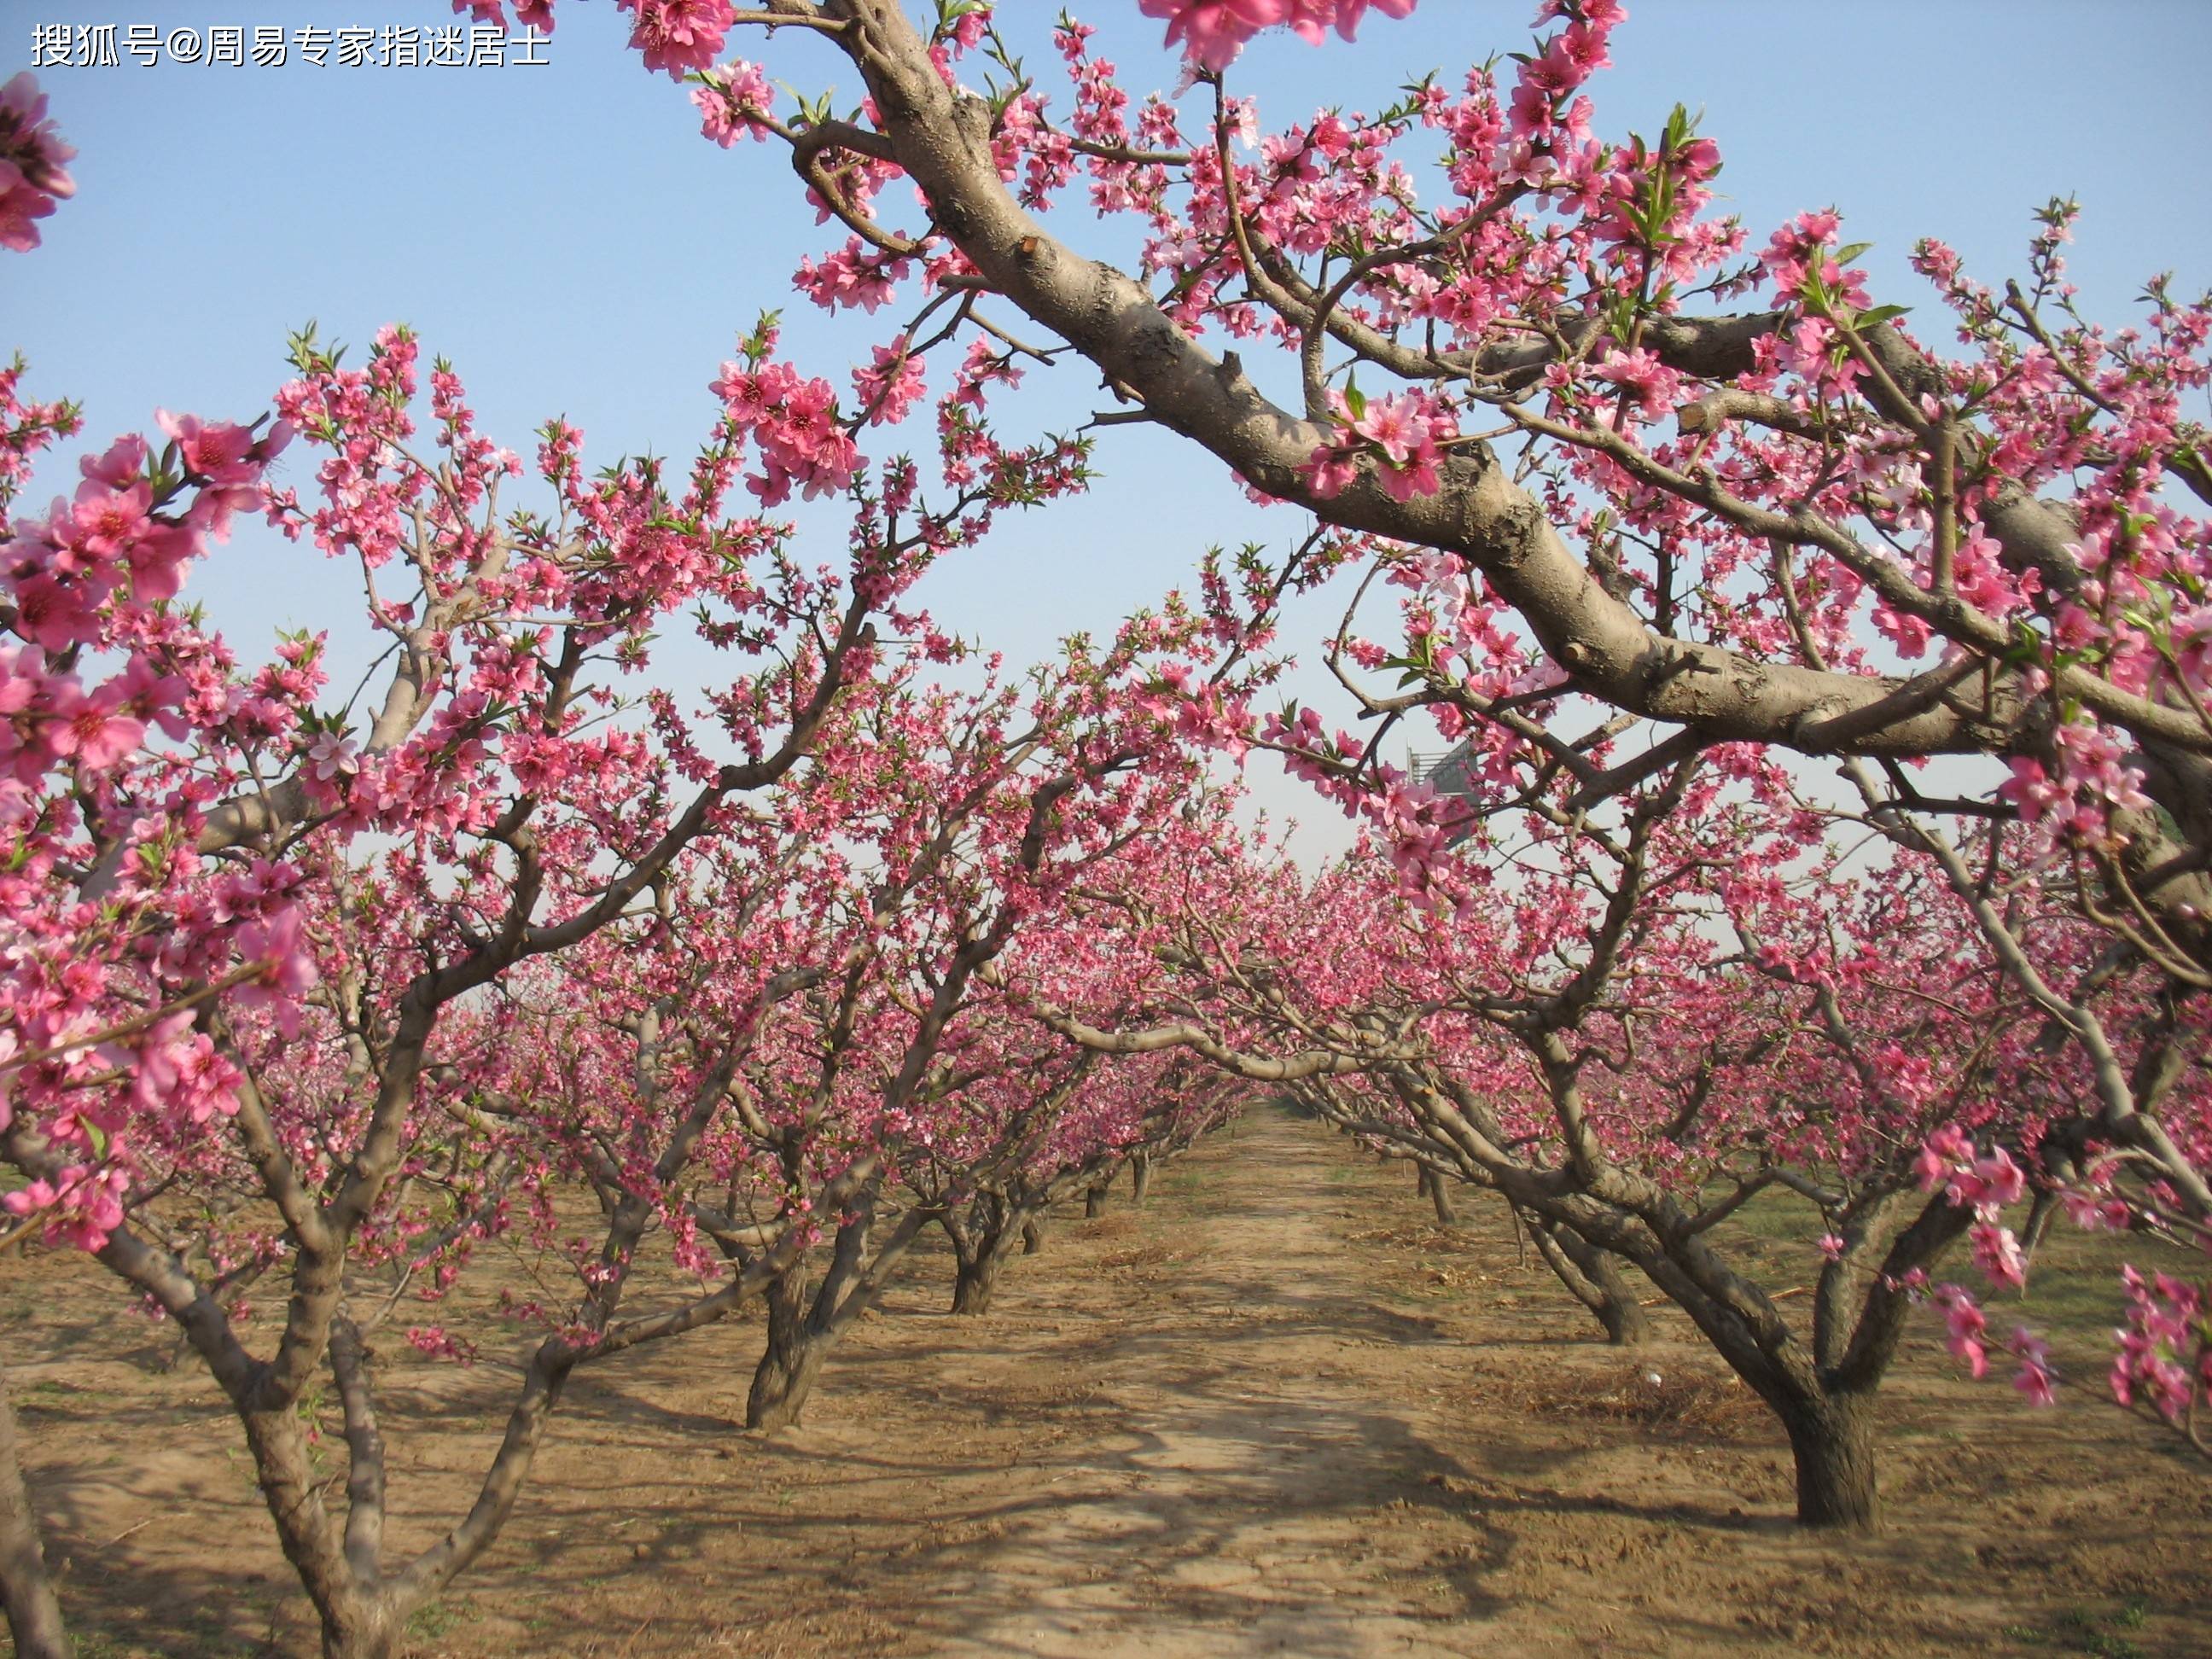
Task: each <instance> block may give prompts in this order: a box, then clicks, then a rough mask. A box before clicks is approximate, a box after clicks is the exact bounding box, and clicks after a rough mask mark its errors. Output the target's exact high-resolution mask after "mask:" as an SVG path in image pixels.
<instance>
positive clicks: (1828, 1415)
mask: <svg viewBox="0 0 2212 1659" xmlns="http://www.w3.org/2000/svg"><path fill="white" fill-rule="evenodd" d="M1776 1413H1777V1414H1778V1416H1779V1417H1780V1418H1781V1419H1782V1426H1783V1428H1784V1430H1786V1431H1788V1433H1789V1436H1790V1455H1791V1457H1792V1458H1793V1459H1795V1460H1796V1465H1797V1521H1798V1524H1799V1525H1801V1526H1807V1527H1838V1528H1854V1529H1857V1530H1860V1531H1872V1530H1873V1529H1874V1528H1876V1527H1878V1526H1880V1525H1881V1495H1880V1493H1879V1492H1877V1491H1876V1489H1875V1449H1874V1401H1873V1400H1872V1399H1871V1398H1870V1397H1869V1396H1867V1395H1829V1396H1828V1397H1826V1399H1824V1400H1820V1401H1789V1402H1787V1403H1785V1404H1783V1405H1780V1406H1778V1407H1776Z"/></svg>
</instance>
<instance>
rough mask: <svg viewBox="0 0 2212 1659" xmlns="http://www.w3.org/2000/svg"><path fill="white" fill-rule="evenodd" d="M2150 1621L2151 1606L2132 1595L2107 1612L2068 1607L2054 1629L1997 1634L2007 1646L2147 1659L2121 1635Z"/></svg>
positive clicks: (2021, 1628) (2018, 1628)
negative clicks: (2013, 1645)
mask: <svg viewBox="0 0 2212 1659" xmlns="http://www.w3.org/2000/svg"><path fill="white" fill-rule="evenodd" d="M2149 1617H2150V1603H2149V1602H2148V1601H2146V1600H2145V1599H2144V1598H2143V1597H2142V1596H2140V1595H2131V1596H2130V1597H2129V1598H2128V1599H2127V1600H2126V1601H2123V1602H2121V1603H2120V1605H2119V1606H2118V1607H2117V1608H2114V1609H2112V1610H2110V1611H2106V1612H2100V1611H2099V1610H2097V1609H2096V1608H2093V1607H2069V1609H2068V1610H2067V1611H2066V1612H2064V1613H2060V1614H2059V1615H2058V1617H2057V1621H2056V1624H2057V1628H2056V1629H2052V1630H2045V1629H2043V1628H2042V1627H2041V1626H2035V1625H2008V1626H2005V1627H2004V1629H2003V1630H2002V1632H2000V1634H2002V1636H2003V1637H2004V1638H2005V1639H2006V1640H2007V1641H2008V1642H2019V1643H2021V1644H2025V1645H2027V1646H2030V1647H2039V1648H2049V1649H2052V1650H2057V1651H2059V1652H2062V1653H2086V1654H2088V1655H2090V1656H2092V1659H2146V1655H2145V1650H2144V1648H2143V1646H2142V1644H2141V1643H2139V1642H2136V1641H2133V1640H2131V1639H2130V1638H2128V1637H2125V1636H2123V1635H2121V1634H2120V1632H2122V1631H2129V1630H2141V1629H2142V1627H2143V1624H2144V1622H2145V1620H2148V1618H2149Z"/></svg>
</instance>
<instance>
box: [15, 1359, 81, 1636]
mask: <svg viewBox="0 0 2212 1659" xmlns="http://www.w3.org/2000/svg"><path fill="white" fill-rule="evenodd" d="M0 1600H4V1601H6V1603H7V1607H8V1632H9V1635H11V1636H13V1637H14V1638H15V1653H16V1659H70V1654H71V1652H72V1649H71V1646H70V1639H69V1634H68V1632H66V1631H65V1630H64V1628H63V1626H62V1606H61V1602H60V1601H58V1599H57V1598H56V1597H55V1595H54V1582H53V1579H52V1577H49V1576H48V1574H47V1572H46V1552H45V1550H44V1549H43V1548H42V1547H41V1546H40V1537H39V1517H38V1513H37V1511H36V1510H33V1509H32V1507H31V1491H30V1488H29V1487H28V1486H26V1485H25V1484H24V1482H23V1466H22V1463H21V1460H20V1456H19V1454H18V1451H17V1442H16V1437H15V1406H14V1405H13V1403H12V1402H11V1401H9V1397H8V1377H7V1372H6V1370H5V1369H4V1368H0Z"/></svg>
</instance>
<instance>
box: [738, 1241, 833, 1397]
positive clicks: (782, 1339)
mask: <svg viewBox="0 0 2212 1659" xmlns="http://www.w3.org/2000/svg"><path fill="white" fill-rule="evenodd" d="M765 1301H766V1304H767V1307H768V1345H767V1346H766V1347H764V1348H763V1349H762V1351H761V1357H760V1363H759V1364H757V1365H756V1366H755V1367H754V1368H753V1383H752V1388H751V1389H750V1390H749V1391H748V1392H747V1394H746V1395H745V1426H746V1427H747V1428H749V1429H757V1430H759V1431H762V1432H763V1433H764V1434H773V1433H774V1432H775V1431H777V1430H778V1429H786V1428H789V1427H790V1426H791V1425H793V1423H796V1422H797V1421H799V1413H801V1412H803V1411H805V1409H806V1400H807V1396H808V1395H811V1393H813V1391H814V1383H815V1379H816V1378H817V1376H820V1374H821V1370H822V1361H823V1345H822V1344H821V1343H820V1342H819V1341H817V1340H816V1333H815V1332H814V1331H813V1330H812V1328H811V1326H812V1324H813V1321H812V1320H811V1319H810V1318H809V1317H808V1308H807V1305H806V1268H805V1263H804V1262H803V1261H802V1262H800V1263H799V1264H798V1265H796V1266H794V1267H793V1268H792V1270H791V1271H790V1272H789V1273H786V1274H784V1275H783V1276H782V1277H781V1278H780V1279H775V1280H772V1281H771V1282H770V1283H769V1287H768V1294H767V1296H766V1297H765Z"/></svg>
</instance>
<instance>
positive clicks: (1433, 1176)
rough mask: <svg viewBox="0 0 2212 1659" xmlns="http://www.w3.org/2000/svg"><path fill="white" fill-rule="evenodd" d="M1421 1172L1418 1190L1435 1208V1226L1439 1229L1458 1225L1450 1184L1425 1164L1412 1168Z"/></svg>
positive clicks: (1457, 1213)
mask: <svg viewBox="0 0 2212 1659" xmlns="http://www.w3.org/2000/svg"><path fill="white" fill-rule="evenodd" d="M1414 1167H1415V1168H1416V1169H1418V1170H1420V1172H1421V1178H1420V1181H1419V1187H1418V1190H1419V1193H1420V1195H1421V1196H1422V1197H1424V1198H1425V1199H1427V1200H1429V1202H1430V1203H1431V1205H1433V1206H1435V1207H1436V1212H1437V1225H1438V1226H1440V1227H1456V1226H1458V1225H1459V1206H1457V1205H1455V1204H1454V1203H1453V1202H1452V1193H1451V1183H1450V1182H1448V1181H1446V1180H1445V1179H1444V1178H1443V1176H1440V1175H1438V1174H1437V1172H1436V1171H1435V1170H1431V1168H1429V1166H1428V1165H1427V1164H1416V1165H1415V1166H1414Z"/></svg>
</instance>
